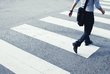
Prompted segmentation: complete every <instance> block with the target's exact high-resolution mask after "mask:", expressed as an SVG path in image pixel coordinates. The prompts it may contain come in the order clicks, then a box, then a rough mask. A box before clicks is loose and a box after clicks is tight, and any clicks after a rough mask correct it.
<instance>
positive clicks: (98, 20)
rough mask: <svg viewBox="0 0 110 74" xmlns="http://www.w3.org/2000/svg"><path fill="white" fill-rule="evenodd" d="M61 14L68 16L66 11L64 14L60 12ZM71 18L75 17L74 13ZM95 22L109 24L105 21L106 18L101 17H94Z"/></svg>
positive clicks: (107, 20)
mask: <svg viewBox="0 0 110 74" xmlns="http://www.w3.org/2000/svg"><path fill="white" fill-rule="evenodd" d="M61 14H63V15H68V12H67V11H66V12H61ZM73 17H77V13H76V12H74V13H73ZM95 21H97V22H101V23H105V24H108V25H110V22H109V21H110V19H107V18H102V17H98V16H95Z"/></svg>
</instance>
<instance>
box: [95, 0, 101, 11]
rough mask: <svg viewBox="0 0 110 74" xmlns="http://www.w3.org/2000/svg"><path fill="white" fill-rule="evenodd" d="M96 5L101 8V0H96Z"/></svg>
mask: <svg viewBox="0 0 110 74" xmlns="http://www.w3.org/2000/svg"><path fill="white" fill-rule="evenodd" d="M95 7H96V8H98V9H99V8H101V5H100V2H99V0H95Z"/></svg>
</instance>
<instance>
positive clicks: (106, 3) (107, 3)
mask: <svg viewBox="0 0 110 74" xmlns="http://www.w3.org/2000/svg"><path fill="white" fill-rule="evenodd" d="M101 4H105V5H110V3H109V2H101Z"/></svg>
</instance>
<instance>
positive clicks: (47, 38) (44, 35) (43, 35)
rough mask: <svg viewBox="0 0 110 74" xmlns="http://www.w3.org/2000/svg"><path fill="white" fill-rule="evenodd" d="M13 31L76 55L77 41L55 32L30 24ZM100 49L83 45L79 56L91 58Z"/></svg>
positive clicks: (15, 28)
mask: <svg viewBox="0 0 110 74" xmlns="http://www.w3.org/2000/svg"><path fill="white" fill-rule="evenodd" d="M11 29H12V30H14V31H17V32H19V33H22V34H24V35H27V36H30V37H32V38H35V39H39V40H41V41H44V42H46V43H49V44H51V45H54V46H57V47H59V48H62V49H64V50H66V51H69V52H72V53H74V51H73V48H72V43H73V42H74V41H76V40H75V39H72V38H69V37H66V36H63V35H60V34H57V33H54V32H50V31H47V30H44V29H40V28H37V27H34V26H31V25H28V24H23V25H20V26H17V27H13V28H11ZM98 49H99V47H98V46H94V45H90V46H85V45H84V43H83V44H82V45H81V47H79V50H78V55H80V56H82V57H85V58H89V56H91V55H92V54H93V53H95V52H96V51H97V50H98Z"/></svg>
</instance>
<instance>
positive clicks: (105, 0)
mask: <svg viewBox="0 0 110 74" xmlns="http://www.w3.org/2000/svg"><path fill="white" fill-rule="evenodd" d="M102 1H109V2H110V0H102Z"/></svg>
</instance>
